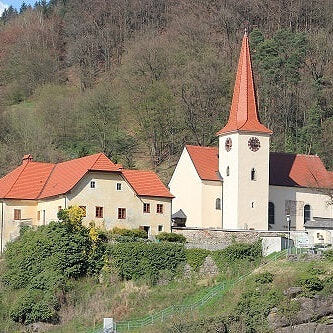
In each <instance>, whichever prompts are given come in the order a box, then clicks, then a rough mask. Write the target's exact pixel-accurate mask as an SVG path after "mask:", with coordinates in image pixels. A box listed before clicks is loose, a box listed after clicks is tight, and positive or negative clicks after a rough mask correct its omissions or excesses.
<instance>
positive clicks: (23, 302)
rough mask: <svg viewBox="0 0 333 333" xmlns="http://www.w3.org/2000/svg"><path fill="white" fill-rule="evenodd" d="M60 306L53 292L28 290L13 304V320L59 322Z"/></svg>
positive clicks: (11, 315)
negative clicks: (58, 311)
mask: <svg viewBox="0 0 333 333" xmlns="http://www.w3.org/2000/svg"><path fill="white" fill-rule="evenodd" d="M58 308H59V304H58V302H57V300H56V298H55V297H54V295H52V294H51V293H44V292H43V291H41V290H27V291H26V292H25V293H24V294H23V295H22V296H21V297H20V298H19V299H18V300H17V302H16V303H15V304H14V305H13V306H12V308H11V310H10V317H11V319H12V320H13V321H15V322H19V323H22V324H31V323H35V322H38V321H41V322H50V323H57V322H58V320H59V317H58V315H57V309H58Z"/></svg>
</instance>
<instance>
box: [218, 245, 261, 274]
mask: <svg viewBox="0 0 333 333" xmlns="http://www.w3.org/2000/svg"><path fill="white" fill-rule="evenodd" d="M212 257H213V259H214V261H215V263H216V265H217V267H218V268H219V270H220V272H224V273H225V272H226V271H229V272H230V274H231V275H240V274H245V273H246V272H247V271H248V270H249V269H250V268H251V267H252V268H253V267H254V266H255V265H256V264H257V263H259V261H260V259H261V257H262V247H261V241H258V242H255V243H252V244H248V243H234V244H232V245H230V246H228V247H226V248H225V249H223V250H219V251H213V252H212Z"/></svg>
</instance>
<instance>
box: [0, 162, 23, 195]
mask: <svg viewBox="0 0 333 333" xmlns="http://www.w3.org/2000/svg"><path fill="white" fill-rule="evenodd" d="M28 164H29V162H28V163H26V164H25V165H23V168H22V170H21V172H20V173H19V175H18V176H17V178H16V179H15V181H14V182H13V184H12V186H11V187H10V189H9V190H8V191H7V193H6V194H5V195H4V196H3V197H4V198H6V196H7V195H8V193H9V192H10V191H11V190H12V189H13V187H14V185H15V184H16V183H17V181H18V179H19V178H20V176H21V175H22V173H23V171H24V170H25V168H26V167H27V165H28ZM20 166H22V164H21V165H20Z"/></svg>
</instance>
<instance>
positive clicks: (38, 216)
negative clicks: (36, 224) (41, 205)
mask: <svg viewBox="0 0 333 333" xmlns="http://www.w3.org/2000/svg"><path fill="white" fill-rule="evenodd" d="M37 221H40V210H39V211H38V212H37Z"/></svg>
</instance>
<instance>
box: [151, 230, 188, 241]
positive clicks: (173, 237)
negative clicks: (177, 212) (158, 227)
mask: <svg viewBox="0 0 333 333" xmlns="http://www.w3.org/2000/svg"><path fill="white" fill-rule="evenodd" d="M156 239H157V240H159V241H161V242H173V243H185V242H186V237H185V236H183V235H181V234H175V233H173V232H161V233H160V234H158V235H157V236H156Z"/></svg>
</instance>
